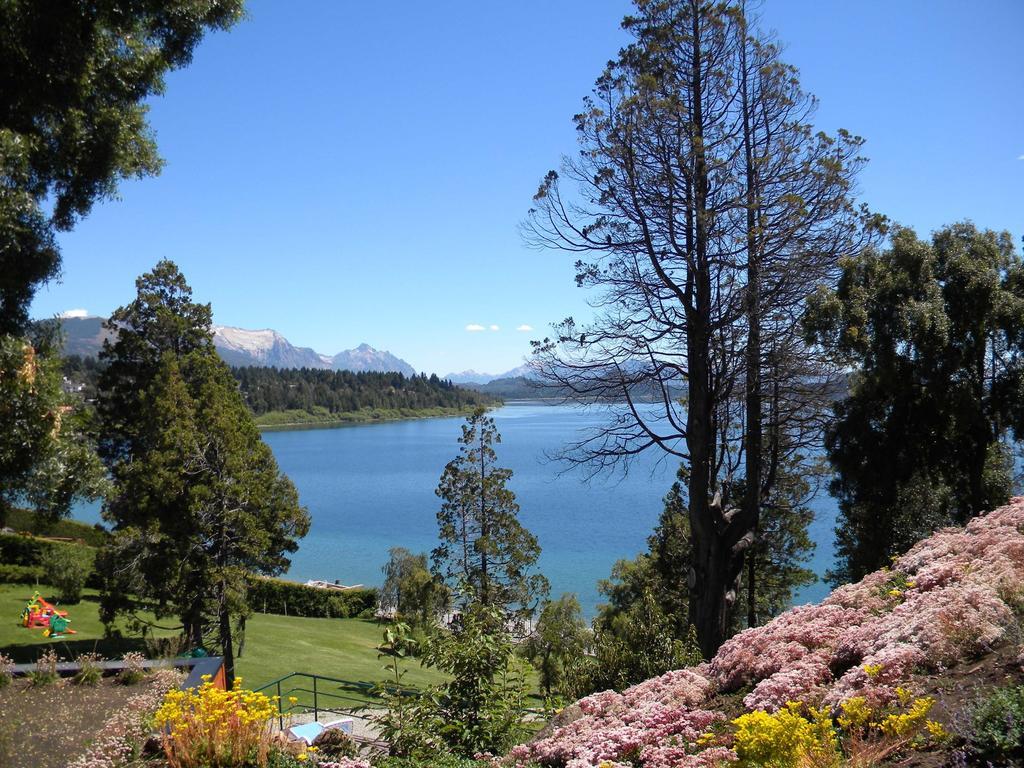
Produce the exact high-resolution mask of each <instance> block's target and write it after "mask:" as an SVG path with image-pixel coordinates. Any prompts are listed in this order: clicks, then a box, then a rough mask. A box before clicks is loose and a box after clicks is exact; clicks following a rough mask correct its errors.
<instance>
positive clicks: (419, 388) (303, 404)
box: [232, 367, 498, 416]
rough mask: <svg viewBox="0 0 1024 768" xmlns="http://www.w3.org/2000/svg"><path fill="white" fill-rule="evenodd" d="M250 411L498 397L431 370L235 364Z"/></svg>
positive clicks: (432, 404)
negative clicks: (405, 372)
mask: <svg viewBox="0 0 1024 768" xmlns="http://www.w3.org/2000/svg"><path fill="white" fill-rule="evenodd" d="M232 373H233V374H234V376H235V378H236V379H237V380H238V383H239V386H240V387H241V389H242V394H243V395H244V396H245V401H246V402H247V403H248V404H249V407H250V408H251V409H252V411H253V413H254V414H256V415H257V416H261V415H263V414H266V413H270V412H272V411H291V410H307V411H309V410H312V409H313V408H315V407H319V408H326V409H327V411H328V412H329V413H332V414H341V413H350V412H353V411H359V410H363V409H366V408H372V409H385V410H390V409H416V410H421V409H430V408H468V407H472V406H476V405H491V404H494V403H497V402H498V401H497V400H496V399H495V398H493V397H491V396H489V395H485V394H483V393H481V392H473V391H472V390H468V389H463V388H461V387H457V386H455V385H454V384H452V383H451V382H450V381H447V380H444V379H440V378H438V377H437V376H436V375H431V376H429V377H428V376H427V375H426V374H420V375H418V376H411V377H407V376H404V375H402V374H401V373H369V372H360V373H353V372H352V371H323V370H311V369H308V368H302V369H298V370H291V369H285V370H282V369H278V368H253V367H249V368H234V369H232Z"/></svg>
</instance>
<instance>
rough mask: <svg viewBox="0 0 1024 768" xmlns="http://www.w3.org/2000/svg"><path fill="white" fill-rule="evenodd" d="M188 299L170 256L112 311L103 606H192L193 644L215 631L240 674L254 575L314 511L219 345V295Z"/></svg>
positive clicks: (171, 609)
mask: <svg viewBox="0 0 1024 768" xmlns="http://www.w3.org/2000/svg"><path fill="white" fill-rule="evenodd" d="M189 297H190V292H189V290H188V286H187V285H186V284H185V282H184V278H182V276H181V274H180V273H179V272H178V271H177V269H176V268H175V267H174V265H173V264H171V263H169V262H161V264H160V265H158V270H157V271H155V272H154V273H151V274H148V275H145V276H144V277H143V278H141V279H140V281H139V297H138V298H137V299H136V301H135V302H134V303H133V304H132V305H129V306H128V307H125V308H123V309H121V310H118V312H117V313H115V317H118V318H122V320H121V322H124V323H125V325H124V326H123V327H122V329H121V334H120V336H119V338H118V341H117V342H116V344H114V345H112V346H111V347H109V348H107V349H106V350H105V351H104V354H105V356H106V358H107V359H108V361H109V366H108V369H107V371H106V372H105V375H104V382H105V383H106V384H107V385H108V386H109V387H110V388H109V389H103V390H101V392H102V399H101V403H102V404H103V405H104V411H103V413H104V414H105V415H107V416H109V417H110V422H109V430H108V431H107V432H106V434H105V437H106V448H107V454H106V455H107V460H108V463H109V466H110V471H111V475H112V477H113V481H114V486H115V489H114V492H113V493H112V495H111V496H110V498H109V500H108V503H107V505H106V507H105V509H104V517H105V518H106V519H107V520H108V521H109V522H110V523H112V524H113V526H114V530H115V536H114V539H113V542H112V543H111V545H110V547H109V548H108V550H107V551H106V552H105V553H104V557H103V559H102V562H103V564H104V567H103V569H102V570H103V572H104V573H105V575H106V579H107V581H106V586H105V590H104V596H103V608H104V617H105V618H106V619H108V620H109V619H111V618H113V616H114V615H115V614H116V613H118V612H120V611H125V610H130V609H131V608H132V605H131V604H130V602H129V601H128V598H127V597H126V596H127V595H133V596H134V597H136V598H141V599H145V600H149V601H153V602H154V603H155V605H156V612H157V615H158V616H163V615H176V616H179V617H181V619H182V623H183V625H184V627H185V630H186V633H187V634H188V636H189V638H190V640H191V642H192V643H193V644H195V645H201V644H203V643H204V642H205V638H206V636H207V632H208V631H209V630H211V629H212V631H213V633H214V636H215V638H216V641H215V642H216V644H217V645H218V646H219V647H220V649H221V652H222V653H223V655H224V656H225V660H226V661H225V663H226V666H227V669H228V673H229V675H231V674H233V643H232V623H231V622H232V618H233V617H242V616H244V615H245V613H246V611H247V606H246V584H247V579H248V577H249V576H250V575H251V574H254V573H255V574H264V575H278V574H280V573H282V572H284V571H285V570H287V567H288V564H289V560H288V557H287V554H288V553H290V552H294V551H295V550H296V548H297V546H298V545H297V539H299V538H301V537H302V536H304V535H305V534H306V532H307V531H308V529H309V516H308V514H307V513H306V511H305V510H304V509H303V508H302V507H300V506H299V503H298V495H297V493H296V491H295V488H294V486H293V485H292V484H291V482H290V481H289V480H288V479H287V478H286V477H285V476H284V475H282V474H281V473H280V471H279V469H278V467H277V463H276V461H275V460H274V457H273V454H272V453H271V451H270V448H269V447H268V446H267V445H266V444H265V443H264V442H263V441H262V439H261V438H260V434H259V430H258V429H257V427H256V425H255V423H254V422H253V420H252V417H251V415H250V413H249V411H248V409H247V408H246V406H245V403H244V402H243V400H242V398H241V395H240V394H239V392H238V389H237V386H236V385H235V382H234V379H233V378H232V377H231V373H230V371H229V370H228V368H227V366H226V365H225V364H224V363H223V362H222V361H221V360H220V358H219V357H218V356H217V355H216V352H215V351H214V350H213V347H212V344H211V343H209V339H210V330H209V325H208V319H207V318H208V316H209V307H202V306H199V305H194V304H192V303H191V301H190V299H189ZM204 323H205V325H204ZM158 350H159V351H160V355H159V358H157V359H154V357H153V355H154V353H155V352H156V351H158ZM129 382H130V383H132V384H134V388H131V387H129V386H128V384H129ZM115 403H116V404H118V405H119V406H120V407H121V408H122V409H123V410H121V411H119V412H113V411H112V410H111V407H112V405H113V404H115Z"/></svg>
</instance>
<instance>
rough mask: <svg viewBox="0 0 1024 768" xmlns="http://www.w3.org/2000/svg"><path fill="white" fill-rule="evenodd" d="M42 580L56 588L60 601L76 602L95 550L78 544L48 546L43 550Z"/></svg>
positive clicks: (87, 575)
mask: <svg viewBox="0 0 1024 768" xmlns="http://www.w3.org/2000/svg"><path fill="white" fill-rule="evenodd" d="M42 557H43V562H42V568H43V574H44V577H43V580H44V581H46V583H48V584H52V585H53V586H54V587H56V589H57V599H58V600H60V601H61V602H62V603H77V602H78V601H79V600H81V599H82V590H83V589H84V588H85V583H86V581H87V580H88V578H89V574H90V573H92V570H93V564H94V561H95V558H96V550H94V549H93V548H92V547H84V546H80V545H74V544H72V545H64V546H50V547H47V548H45V549H44V550H43V556H42Z"/></svg>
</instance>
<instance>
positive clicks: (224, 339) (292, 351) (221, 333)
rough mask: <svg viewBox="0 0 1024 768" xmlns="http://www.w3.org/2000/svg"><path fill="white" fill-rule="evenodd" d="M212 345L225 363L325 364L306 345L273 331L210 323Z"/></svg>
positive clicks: (276, 365) (288, 365)
mask: <svg viewBox="0 0 1024 768" xmlns="http://www.w3.org/2000/svg"><path fill="white" fill-rule="evenodd" d="M213 345H214V346H215V347H216V348H217V352H219V353H220V356H221V357H222V358H223V359H224V362H226V363H227V364H228V365H237V366H251V365H266V366H274V367H276V368H328V367H330V366H327V365H325V364H324V361H323V359H322V358H321V356H320V355H318V354H317V353H316V352H314V351H313V350H312V349H310V348H309V347H296V346H294V345H292V344H291V342H289V341H288V339H286V338H285V337H284V336H282V335H281V334H280V333H278V332H277V331H274V330H271V329H269V328H265V329H263V330H260V331H250V330H246V329H245V328H232V327H231V326H227V325H215V326H213Z"/></svg>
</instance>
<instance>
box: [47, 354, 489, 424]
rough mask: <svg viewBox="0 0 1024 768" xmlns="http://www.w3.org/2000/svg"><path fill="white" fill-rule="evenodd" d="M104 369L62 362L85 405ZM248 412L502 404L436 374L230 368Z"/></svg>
mask: <svg viewBox="0 0 1024 768" xmlns="http://www.w3.org/2000/svg"><path fill="white" fill-rule="evenodd" d="M102 367H103V363H102V362H101V361H98V360H96V359H95V358H91V357H80V356H78V355H71V356H68V357H66V358H65V359H64V361H63V364H62V370H63V374H64V378H65V379H67V381H68V383H69V384H71V385H73V386H74V387H78V386H79V385H81V387H82V388H81V390H80V393H81V394H82V395H83V397H84V398H85V399H86V400H92V399H94V398H95V397H96V380H97V378H98V377H99V375H100V372H101V370H102ZM231 373H232V375H233V376H234V377H235V379H236V381H238V385H239V387H240V389H241V392H242V397H243V398H244V399H245V402H246V404H247V405H248V406H249V409H250V410H251V411H252V412H253V414H254V415H256V416H261V415H263V414H265V413H270V412H272V411H294V410H299V411H312V410H313V409H314V408H324V409H326V410H327V411H328V412H329V413H332V414H334V413H339V414H340V413H351V412H353V411H360V410H363V409H367V408H369V409H381V410H384V409H425V408H464V409H469V408H475V407H477V406H487V405H493V404H495V403H498V402H499V399H498V398H497V397H494V396H493V395H490V394H485V393H483V392H475V391H473V390H471V389H465V388H463V387H459V386H456V385H455V384H452V382H450V381H448V380H447V379H442V378H440V377H438V376H437V374H431V375H430V376H427V375H426V374H420V375H418V376H405V375H403V374H401V373H395V372H391V373H378V372H358V373H357V372H354V371H323V370H314V369H310V368H302V369H281V368H258V367H252V368H232V369H231Z"/></svg>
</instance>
